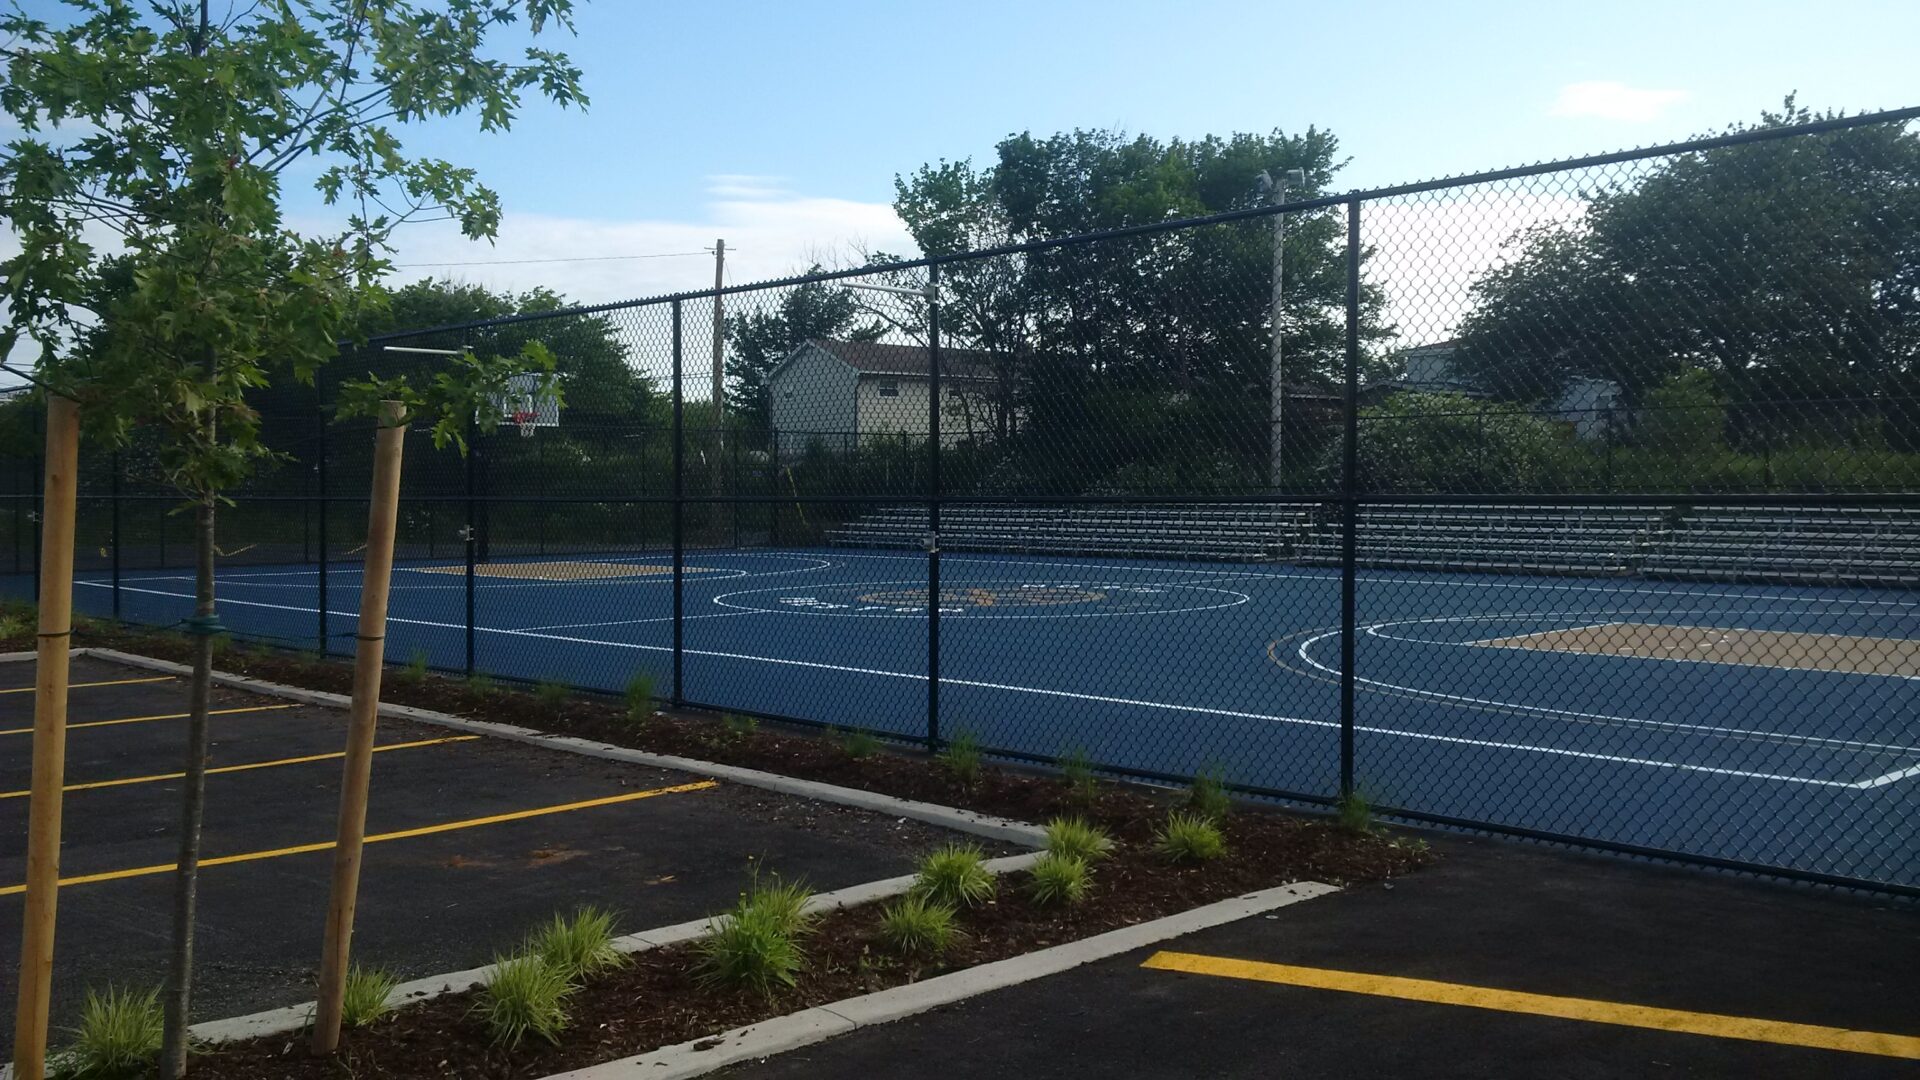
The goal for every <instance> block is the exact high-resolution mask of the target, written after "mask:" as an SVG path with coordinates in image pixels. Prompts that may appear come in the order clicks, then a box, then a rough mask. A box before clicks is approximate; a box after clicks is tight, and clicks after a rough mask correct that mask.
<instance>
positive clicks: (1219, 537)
mask: <svg viewBox="0 0 1920 1080" xmlns="http://www.w3.org/2000/svg"><path fill="white" fill-rule="evenodd" d="M1310 516H1311V511H1310V509H1309V508H1303V507H1299V506H1286V507H1275V506H1267V505H1261V504H1259V503H1235V504H1227V505H1210V506H1164V505H1163V506H1114V505H1092V506H948V507H945V508H943V509H942V510H941V514H940V545H941V547H943V548H945V549H947V550H951V551H1014V552H1044V553H1047V554H1053V555H1107V556H1140V557H1146V558H1154V557H1164V558H1174V559H1232V560H1245V561H1265V560H1278V559H1285V558H1288V557H1289V556H1290V555H1291V554H1292V545H1293V544H1294V543H1295V542H1296V541H1297V540H1298V539H1299V537H1300V536H1301V534H1302V533H1303V531H1304V529H1305V526H1306V524H1307V522H1308V519H1309V517H1310ZM926 534H927V512H926V510H924V509H922V508H920V507H909V506H894V507H888V508H886V509H883V510H879V511H876V512H874V513H872V514H868V515H866V516H864V517H861V518H859V519H857V520H854V521H851V522H848V523H847V524H846V525H845V526H844V527H842V528H839V529H831V530H828V534H827V535H828V538H829V539H830V540H831V541H832V542H834V543H836V544H842V545H847V546H851V547H876V548H918V547H919V546H920V544H921V541H922V539H923V538H924V537H925V536H926Z"/></svg>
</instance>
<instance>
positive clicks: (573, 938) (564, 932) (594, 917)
mask: <svg viewBox="0 0 1920 1080" xmlns="http://www.w3.org/2000/svg"><path fill="white" fill-rule="evenodd" d="M528 951H529V952H531V953H534V954H536V955H538V956H539V957H540V958H541V959H542V960H545V961H546V962H547V963H548V964H550V965H551V966H553V967H555V968H557V969H559V970H560V971H561V972H563V973H564V974H565V975H566V977H567V979H568V980H569V981H572V982H575V983H578V982H579V981H580V980H581V979H583V978H585V977H586V976H589V975H596V974H598V973H600V972H602V971H606V970H608V969H610V968H615V967H619V966H620V964H621V963H623V962H624V961H625V959H626V958H625V957H624V956H622V955H621V954H620V952H619V950H617V949H615V948H614V947H613V913H612V912H610V911H606V910H605V909H602V908H597V907H592V906H588V907H583V908H581V909H579V910H578V911H575V912H574V913H573V914H572V915H571V916H566V915H555V916H554V917H553V918H552V919H551V920H550V921H548V922H547V924H546V925H545V926H542V927H541V928H540V929H539V930H537V931H535V932H534V935H533V940H532V941H530V942H529V943H528Z"/></svg>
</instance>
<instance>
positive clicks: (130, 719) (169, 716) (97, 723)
mask: <svg viewBox="0 0 1920 1080" xmlns="http://www.w3.org/2000/svg"><path fill="white" fill-rule="evenodd" d="M299 707H300V706H298V705H249V706H247V707H246V708H244V709H209V710H207V715H208V716H231V715H233V714H234V713H243V712H272V711H274V710H275V709H297V708H299ZM191 715H193V714H192V713H183V712H175V713H160V714H158V715H155V716H127V717H122V718H121V719H119V720H89V721H87V722H86V723H84V724H68V725H67V730H68V731H72V730H74V729H76V728H86V727H112V726H114V725H115V724H144V723H146V722H147V721H149V720H185V719H186V718H187V717H189V716H191ZM31 734H33V729H32V728H30V727H18V728H8V729H7V730H5V731H0V735H31Z"/></svg>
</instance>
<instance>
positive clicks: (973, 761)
mask: <svg viewBox="0 0 1920 1080" xmlns="http://www.w3.org/2000/svg"><path fill="white" fill-rule="evenodd" d="M980 761H981V753H980V738H979V736H977V735H975V734H974V733H973V732H971V731H968V730H966V729H964V728H962V729H961V730H959V731H956V732H954V733H953V738H952V739H950V740H948V741H947V748H946V749H945V750H942V751H940V765H941V767H942V768H944V769H946V770H947V773H948V774H949V775H951V776H952V777H953V778H954V779H955V780H958V781H960V782H961V783H962V784H966V785H968V786H969V787H971V786H972V785H973V783H974V782H975V781H977V780H979V779H980Z"/></svg>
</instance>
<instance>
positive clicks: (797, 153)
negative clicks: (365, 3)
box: [398, 0, 1920, 301]
mask: <svg viewBox="0 0 1920 1080" xmlns="http://www.w3.org/2000/svg"><path fill="white" fill-rule="evenodd" d="M1813 10H1814V9H1813V7H1812V5H1810V4H1809V2H1808V0H1799V2H1797V3H1790V4H1789V3H1770V2H1765V0H1664V2H1660V3H1647V2H1636V0H1629V2H1615V3H1609V4H1605V5H1589V4H1559V3H1541V2H1538V0H1532V2H1486V0H1482V2H1474V0H1455V2H1449V3H1433V2H1431V0H1423V2H1409V0H1375V2H1371V3H1368V2H1360V3H1348V4H1340V5H1331V4H1302V3H1280V2H1274V0H1211V2H1209V0H1187V2H1185V3H1180V4H1173V3H1166V2H1153V3H1150V2H1138V0H1098V2H1085V0H1025V2H1021V3H1014V2H1007V0H968V2H967V3H964V4H951V3H943V4H927V3H904V2H897V0H896V2H878V0H875V2H859V0H809V2H807V3H790V2H789V3H773V2H741V0H736V2H731V3H726V2H722V3H705V4H689V3H678V4H663V3H652V2H641V0H600V2H598V3H592V4H588V5H586V6H584V7H583V8H582V9H581V10H580V11H579V14H578V17H577V27H578V30H579V37H578V39H577V40H575V41H574V42H572V43H571V44H570V45H569V46H568V49H569V51H570V52H571V53H572V55H573V56H574V58H575V59H576V61H577V62H578V63H579V65H580V66H581V67H582V68H583V69H584V70H585V72H586V86H587V90H588V93H589V94H590V96H591V98H592V102H591V105H590V108H589V109H588V110H587V111H586V112H584V113H575V112H560V111H558V110H554V109H551V108H545V107H542V108H538V109H530V110H528V112H527V114H526V115H525V116H524V117H523V118H522V119H521V121H520V122H519V123H518V124H517V125H516V126H515V128H514V130H513V131H512V132H511V133H510V134H508V135H505V136H499V137H491V136H475V135H472V134H470V133H469V132H468V131H466V130H463V129H464V128H465V127H466V125H460V124H445V125H438V126H437V127H436V129H435V130H434V131H433V132H432V138H431V145H432V146H433V147H434V148H435V149H436V150H444V152H446V153H447V154H448V155H449V156H452V157H457V158H459V159H460V160H462V161H465V162H468V163H471V164H473V165H475V166H476V167H478V168H479V169H480V172H481V175H482V176H484V177H485V178H487V180H488V182H490V183H492V184H494V185H495V186H496V187H497V188H498V189H499V191H500V192H501V195H502V197H503V200H504V202H505V206H506V212H507V217H506V223H505V227H504V228H503V230H502V236H501V238H500V241H499V242H498V244H497V245H496V246H495V248H494V249H493V250H489V249H488V248H487V247H486V246H485V245H473V244H469V243H466V242H464V241H461V240H459V239H458V238H457V237H456V236H452V235H450V231H443V232H440V233H439V234H437V235H426V234H424V233H422V234H416V235H414V236H411V237H409V238H407V240H406V241H405V243H406V248H405V250H404V251H403V252H402V256H401V258H400V259H399V260H398V261H400V262H403V263H422V262H445V261H470V260H485V259H510V258H559V257H577V256H585V255H635V254H654V253H668V252H697V251H700V250H701V249H703V248H706V247H710V246H711V244H712V241H713V239H714V238H715V237H725V238H726V239H727V242H728V247H729V248H730V249H731V255H730V264H731V266H730V269H731V272H730V273H729V275H728V277H729V280H730V281H735V282H743V281H752V280H756V279H760V278H766V277H773V276H780V275H784V274H786V273H789V272H792V271H794V270H797V269H804V267H805V265H806V263H807V262H808V261H811V260H812V259H814V258H820V259H821V260H822V261H827V262H833V261H835V260H836V259H837V260H839V261H847V260H848V259H850V258H851V257H852V253H853V251H854V249H857V248H866V249H880V250H887V251H893V252H901V251H906V250H909V249H910V244H909V243H908V241H907V240H906V239H905V237H904V235H903V232H902V230H901V229H900V227H899V224H898V221H897V219H896V218H894V216H893V214H892V212H891V210H890V208H889V206H888V204H889V202H890V200H891V197H892V194H893V180H894V177H895V176H896V175H897V174H899V173H902V172H906V171H910V170H912V169H914V168H916V167H917V166H919V165H921V164H923V163H926V162H932V161H937V160H939V159H942V158H949V159H954V158H967V157H971V158H973V159H974V160H975V161H976V162H983V161H987V160H990V159H991V157H992V154H993V147H994V144H995V143H996V142H997V141H999V140H1000V139H1002V138H1004V137H1006V136H1007V135H1009V134H1011V133H1015V132H1020V131H1032V132H1034V133H1036V134H1041V135H1045V134H1051V133H1054V132H1058V131H1065V130H1071V129H1073V128H1076V127H1086V128H1092V127H1108V128H1119V129H1124V130H1126V131H1129V132H1143V133H1147V134H1151V135H1155V136H1158V137H1162V138H1166V137H1172V136H1185V137H1198V136H1202V135H1206V134H1209V133H1214V134H1225V133H1229V132H1233V131H1261V132H1264V131H1269V130H1272V129H1274V128H1281V129H1284V130H1287V131H1298V130H1301V129H1304V128H1306V127H1308V126H1309V125H1312V126H1317V127H1321V128H1325V129H1330V130H1332V131H1333V132H1334V133H1335V134H1336V135H1337V136H1338V137H1339V138H1340V140H1341V144H1342V147H1343V149H1344V151H1345V152H1346V153H1347V154H1348V155H1349V156H1350V157H1351V164H1350V165H1349V166H1348V167H1347V168H1346V169H1345V170H1344V171H1343V172H1342V173H1341V174H1340V177H1339V179H1340V181H1341V183H1342V186H1347V187H1370V186H1377V185H1381V184H1388V183H1395V182H1400V181H1406V180H1417V179H1426V178H1430V177H1435V176H1441V175H1452V174H1458V173H1465V172H1473V171H1478V170H1482V169H1490V168H1497V167H1501V166H1506V165H1516V164H1525V163H1530V162H1535V161H1540V160H1545V159H1551V158H1562V157H1569V156H1575V155H1579V154H1584V153H1593V152H1600V151H1606V150H1614V149H1620V148H1623V147H1631V146H1642V145H1649V144H1653V143H1658V142H1667V141H1673V140H1677V139H1682V138H1686V137H1688V136H1690V135H1695V134H1701V133H1708V132H1713V131H1718V130H1720V129H1722V128H1724V127H1725V126H1726V125H1728V124H1729V123H1732V122H1734V121H1743V120H1752V119H1755V118H1757V117H1758V115H1759V113H1760V111H1761V110H1762V109H1764V108H1769V107H1775V106H1778V104H1779V103H1780V100H1781V98H1782V97H1784V96H1785V95H1786V94H1787V93H1788V92H1790V91H1798V92H1799V95H1800V100H1801V101H1802V102H1803V103H1806V104H1810V105H1812V106H1814V107H1816V108H1822V109H1824V108H1828V107H1833V108H1841V109H1845V110H1847V111H1850V112H1858V111H1864V110H1871V109H1876V108H1897V107H1901V106H1906V105H1914V104H1920V64H1916V63H1915V62H1914V59H1913V55H1914V54H1913V52H1912V44H1913V42H1915V41H1920V3H1916V2H1914V0H1886V2H1875V0H1852V2H1847V0H1836V2H1828V3H1825V4H1823V5H1820V8H1819V15H1818V17H1814V16H1813ZM422 134H423V135H424V134H426V133H425V132H423V133H422ZM418 145H422V146H425V145H427V143H426V142H425V141H423V142H421V143H420V144H418ZM409 271H410V272H413V273H438V274H442V275H446V274H454V275H459V276H461V277H463V278H466V279H470V280H476V281H483V282H488V283H494V284H510V285H516V286H518V285H523V284H530V283H533V282H536V281H538V282H545V283H548V284H551V285H554V286H555V287H557V288H560V289H561V291H563V292H567V293H569V294H570V295H574V296H576V297H577V298H578V299H581V300H593V301H598V300H611V299H618V298H623V297H630V296H637V295H643V294H652V293H657V292H661V291H674V290H678V289H690V288H698V287H701V286H702V285H703V284H706V283H709V282H710V281H711V278H712V263H711V260H710V257H708V256H705V255H699V256H689V257H675V258H662V259H648V260H633V261H627V262H614V263H570V264H522V265H518V266H491V267H486V266H463V267H409Z"/></svg>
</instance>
